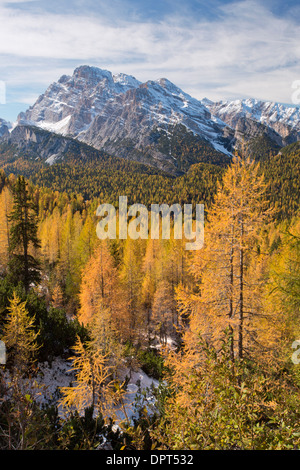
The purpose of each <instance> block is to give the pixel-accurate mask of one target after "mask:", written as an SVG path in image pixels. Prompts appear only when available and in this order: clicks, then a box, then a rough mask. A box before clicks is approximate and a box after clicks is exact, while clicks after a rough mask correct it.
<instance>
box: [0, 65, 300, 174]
mask: <svg viewBox="0 0 300 470" xmlns="http://www.w3.org/2000/svg"><path fill="white" fill-rule="evenodd" d="M28 127H31V128H32V127H35V128H40V129H43V130H44V131H47V132H51V133H54V134H60V135H62V136H64V137H68V138H69V137H71V138H73V139H76V140H77V141H80V142H83V143H85V144H88V145H89V146H91V147H94V148H95V149H97V150H104V151H106V152H107V153H108V154H110V155H112V156H118V157H122V158H127V159H130V160H136V161H139V162H142V163H146V164H149V165H152V166H155V167H158V168H160V169H163V170H165V171H168V172H170V173H174V174H181V173H183V172H185V171H186V170H187V169H188V168H189V167H190V166H191V165H192V164H193V163H197V162H199V161H204V162H208V163H224V162H225V161H228V158H230V157H231V155H232V153H233V151H234V149H235V148H237V147H238V146H239V143H240V142H249V141H251V140H253V139H256V138H258V137H261V136H264V137H265V138H266V139H267V140H268V145H269V144H270V143H271V144H270V145H271V147H273V148H278V147H281V146H283V145H287V144H289V143H292V142H295V141H297V140H299V139H300V113H299V109H297V108H293V107H287V106H284V105H279V104H277V103H270V102H262V101H257V100H251V99H248V100H237V101H231V102H218V103H214V102H212V101H210V100H209V99H207V98H204V99H203V100H202V101H199V100H197V99H195V98H193V97H192V96H190V95H188V94H187V93H185V92H184V91H183V90H181V89H180V88H178V87H177V86H176V85H174V84H173V83H172V82H170V81H169V80H168V79H167V78H161V79H158V80H149V81H147V82H145V83H141V82H140V81H139V80H137V79H136V78H134V77H133V76H131V75H126V74H123V73H119V74H115V75H114V74H112V73H111V72H109V71H107V70H102V69H100V68H97V67H90V66H88V65H83V66H81V67H78V68H76V69H75V70H74V73H73V75H72V76H69V75H63V76H62V77H61V78H60V79H59V80H58V81H57V82H55V83H52V84H51V85H50V86H49V87H48V88H47V90H46V91H45V93H43V94H42V95H41V96H40V97H39V98H38V99H37V101H36V102H35V104H34V105H33V106H31V107H30V108H29V109H28V110H27V111H26V112H25V113H21V114H20V115H19V116H18V125H17V126H16V128H14V129H13V130H12V131H11V135H12V137H13V139H12V140H13V141H14V143H15V142H16V141H18V140H19V139H22V142H23V143H24V141H27V140H28V139H29V140H30V139H31V137H28V136H33V135H35V136H36V133H35V132H32V131H31V132H28V131H26V132H25V130H24V132H22V130H21V129H20V128H23V129H26V128H27V129H28ZM2 132H3V134H4V138H6V139H7V126H4V127H2ZM13 134H15V135H14V136H13ZM25 134H26V135H25ZM21 136H22V137H21ZM32 138H33V137H32ZM34 138H35V139H36V137H34ZM54 156H55V158H54ZM54 156H53V155H52V154H51V155H49V156H48V157H47V155H45V156H44V158H46V157H47V160H48V159H49V157H50V161H51V162H52V163H53V162H54V161H55V160H56V159H57V158H60V154H56V153H55V154H54Z"/></svg>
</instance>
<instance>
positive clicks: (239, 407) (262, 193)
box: [0, 145, 300, 451]
mask: <svg viewBox="0 0 300 470" xmlns="http://www.w3.org/2000/svg"><path fill="white" fill-rule="evenodd" d="M256 151H257V150H256ZM23 165H24V168H25V169H26V168H28V162H26V161H23ZM112 165H113V164H112ZM112 165H111V164H110V163H109V162H107V163H105V162H104V163H103V164H102V166H99V165H98V166H97V164H96V163H95V162H92V161H90V162H87V163H86V165H82V163H80V162H76V161H75V162H65V163H57V164H54V165H52V166H50V167H47V168H45V167H41V168H40V167H34V168H31V169H30V172H28V173H26V171H24V172H23V173H24V174H25V177H24V176H23V175H22V174H17V173H18V172H17V171H13V172H8V168H7V167H6V168H5V169H4V170H3V169H2V170H0V340H1V342H2V343H0V344H2V345H5V350H6V355H5V361H4V360H2V364H0V449H3V450H96V449H97V450H178V451H180V450H298V449H299V447H300V427H299V423H300V420H299V418H300V393H299V392H300V369H299V362H300V350H299V359H298V353H297V348H298V349H300V331H299V313H300V216H299V194H300V191H299V181H300V178H299V176H300V175H299V173H300V150H299V145H292V146H289V147H287V148H286V149H283V150H282V151H281V152H279V153H277V154H276V155H274V154H272V155H270V156H265V157H264V158H262V159H261V160H260V159H257V158H256V159H253V158H251V155H243V154H241V155H235V157H233V159H232V161H231V163H230V164H226V165H225V164H224V165H223V164H222V165H214V164H207V163H204V162H201V161H200V162H198V163H195V164H193V165H192V166H191V167H190V169H189V170H188V171H187V172H186V173H185V174H183V175H182V176H178V177H177V178H174V177H171V176H168V175H166V174H164V173H163V172H160V171H154V170H153V171H152V170H151V169H150V170H149V169H146V168H143V166H140V167H139V165H138V164H137V163H135V164H133V165H134V166H131V164H129V163H127V162H124V164H123V165H124V167H123V168H122V165H121V164H120V167H119V169H116V168H114V167H113V166H112ZM9 170H11V167H9ZM21 170H22V165H20V166H19V173H22V171H21ZM120 195H127V196H128V203H129V204H131V203H134V202H138V203H142V204H145V205H147V206H148V205H150V204H151V203H159V204H161V203H166V204H173V203H179V204H184V203H193V204H196V203H202V204H204V206H205V228H204V247H203V248H202V249H200V250H196V251H188V250H186V249H185V240H184V239H182V240H179V239H176V238H175V237H174V236H171V237H170V239H155V240H153V239H151V238H148V239H141V238H140V239H137V240H132V239H130V238H129V237H128V238H127V239H119V238H118V237H117V238H116V239H106V240H100V239H99V238H98V237H97V233H96V226H97V223H98V218H97V216H96V210H97V207H98V205H99V204H101V203H103V202H107V203H111V204H115V206H116V208H118V205H117V203H118V197H119V196H120ZM297 341H299V344H298V342H297ZM0 362H1V361H0ZM45 364H47V367H51V366H52V367H53V368H55V367H57V364H59V367H60V368H62V373H63V374H64V378H65V380H64V381H62V384H63V385H61V386H58V387H57V389H56V390H54V391H53V393H52V392H51V396H50V397H48V398H47V399H44V398H43V397H45V396H46V395H47V390H46V388H47V385H45V380H44V381H43V377H44V378H45V376H46V372H45V369H44V368H43V367H44V366H45ZM64 367H66V368H65V369H64ZM57 373H58V369H57ZM138 374H140V376H141V377H144V376H145V377H147V378H148V379H149V381H148V382H147V383H148V384H149V386H148V387H144V388H143V387H139V386H135V387H133V386H132V383H133V382H132V378H133V377H136V376H137V375H138ZM47 396H48V395H47Z"/></svg>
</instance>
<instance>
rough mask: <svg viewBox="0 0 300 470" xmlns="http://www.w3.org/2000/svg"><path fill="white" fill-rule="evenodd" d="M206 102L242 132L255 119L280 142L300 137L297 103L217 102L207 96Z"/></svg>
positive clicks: (299, 115) (247, 100) (299, 110)
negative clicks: (289, 104) (293, 104)
mask: <svg viewBox="0 0 300 470" xmlns="http://www.w3.org/2000/svg"><path fill="white" fill-rule="evenodd" d="M205 105H206V106H207V108H208V109H209V110H210V112H211V113H212V115H213V116H216V117H218V118H219V119H221V120H222V121H223V122H225V123H226V124H227V125H229V126H230V127H231V128H232V129H235V130H236V131H240V132H241V133H243V131H245V130H246V124H247V122H248V127H249V123H251V122H252V123H258V124H261V125H262V126H264V127H265V129H266V131H267V132H268V133H269V134H270V136H272V137H273V140H275V141H276V142H277V143H278V144H279V145H282V146H283V145H287V144H289V143H292V142H295V141H297V140H299V139H300V109H299V108H298V107H296V106H294V107H293V106H287V105H283V104H280V103H274V102H270V101H258V100H256V99H244V100H235V101H220V102H217V103H213V102H211V101H209V100H206V101H205ZM258 129H259V128H258ZM259 131H261V130H260V129H259ZM273 131H274V132H273Z"/></svg>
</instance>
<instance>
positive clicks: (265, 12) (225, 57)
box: [0, 0, 300, 102]
mask: <svg viewBox="0 0 300 470" xmlns="http://www.w3.org/2000/svg"><path fill="white" fill-rule="evenodd" d="M9 3H10V2H8V1H2V0H0V19H1V29H0V58H1V62H0V64H1V65H0V79H2V80H7V81H8V85H10V86H11V89H16V90H17V89H18V93H20V91H21V88H20V87H22V84H23V87H24V96H27V95H28V94H29V95H31V94H32V92H33V91H32V87H33V85H34V84H36V86H37V87H41V86H46V84H47V85H48V84H50V82H51V81H53V80H56V79H57V78H58V77H59V76H60V75H61V74H62V73H70V72H71V71H72V69H73V68H74V66H75V65H79V64H83V63H88V64H92V65H98V66H100V67H103V68H108V69H110V70H112V71H113V72H119V71H122V72H125V73H130V74H132V75H135V76H136V77H137V78H138V79H140V80H147V79H155V78H158V77H160V76H166V77H168V78H169V79H170V80H172V81H174V82H175V83H176V84H177V85H179V86H181V87H182V88H183V89H184V90H185V91H187V92H189V93H191V94H193V95H194V96H196V97H198V98H202V97H204V96H208V97H209V98H211V99H221V98H235V97H241V96H255V97H257V98H260V99H271V100H276V101H282V102H289V101H290V97H291V84H292V82H293V81H294V80H296V79H299V78H300V70H299V65H298V64H299V61H300V30H299V26H298V22H297V21H296V20H295V19H294V18H292V17H288V16H285V17H278V16H276V15H275V14H273V13H272V12H271V11H270V9H269V8H268V7H267V6H265V4H262V3H260V2H259V1H255V0H253V1H237V2H233V3H226V4H223V6H221V7H220V6H219V9H218V15H216V16H215V17H214V18H213V19H209V20H208V19H207V18H206V19H204V18H201V17H199V15H198V16H197V17H196V18H193V17H192V16H190V13H188V12H187V11H186V10H183V11H184V12H185V15H186V16H183V13H182V11H181V12H180V15H179V14H176V12H175V13H174V11H173V13H171V14H170V15H166V14H164V16H163V18H162V19H161V21H157V20H155V21H154V20H152V21H151V20H147V21H145V20H141V19H132V18H131V19H128V18H127V19H122V18H121V17H116V19H115V20H113V17H112V18H111V21H108V18H107V11H106V12H105V15H104V14H101V11H100V12H99V11H98V10H97V14H94V16H93V15H92V14H91V13H92V12H88V11H85V10H84V9H83V12H82V14H81V15H78V14H72V13H69V12H65V13H64V14H55V13H54V12H51V11H42V10H41V9H40V8H39V9H38V8H37V9H35V8H31V9H28V11H27V10H26V9H25V10H24V9H18V8H17V7H16V5H14V8H11V6H10V5H9ZM71 3H72V2H70V10H69V11H70V12H71V11H72V8H71ZM77 4H78V2H77ZM33 5H34V4H33ZM37 5H38V2H37ZM77 6H78V5H77ZM94 13H95V12H94ZM28 86H30V87H31V90H30V93H28V90H27V91H26V88H27V87H28ZM19 101H21V98H20V99H19Z"/></svg>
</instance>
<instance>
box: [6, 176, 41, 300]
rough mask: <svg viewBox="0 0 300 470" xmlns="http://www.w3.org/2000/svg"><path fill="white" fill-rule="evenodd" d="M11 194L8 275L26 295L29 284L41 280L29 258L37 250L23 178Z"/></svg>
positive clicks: (32, 214)
mask: <svg viewBox="0 0 300 470" xmlns="http://www.w3.org/2000/svg"><path fill="white" fill-rule="evenodd" d="M12 191H13V197H14V201H13V209H12V211H11V213H10V215H9V221H10V223H11V228H10V247H9V249H10V262H9V274H10V277H11V280H12V282H13V283H15V284H18V283H19V282H21V283H22V284H23V286H24V289H25V291H26V293H27V292H28V291H29V288H30V286H31V284H32V283H33V284H35V283H37V282H39V280H40V269H39V262H38V260H37V259H36V258H35V257H34V256H33V254H32V249H37V248H39V247H40V243H39V240H38V237H37V230H38V225H37V211H36V207H35V204H34V203H33V201H32V198H31V197H30V194H29V191H28V189H27V183H26V181H25V179H24V177H23V176H19V177H18V179H17V181H16V183H15V184H14V186H13V187H12Z"/></svg>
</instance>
